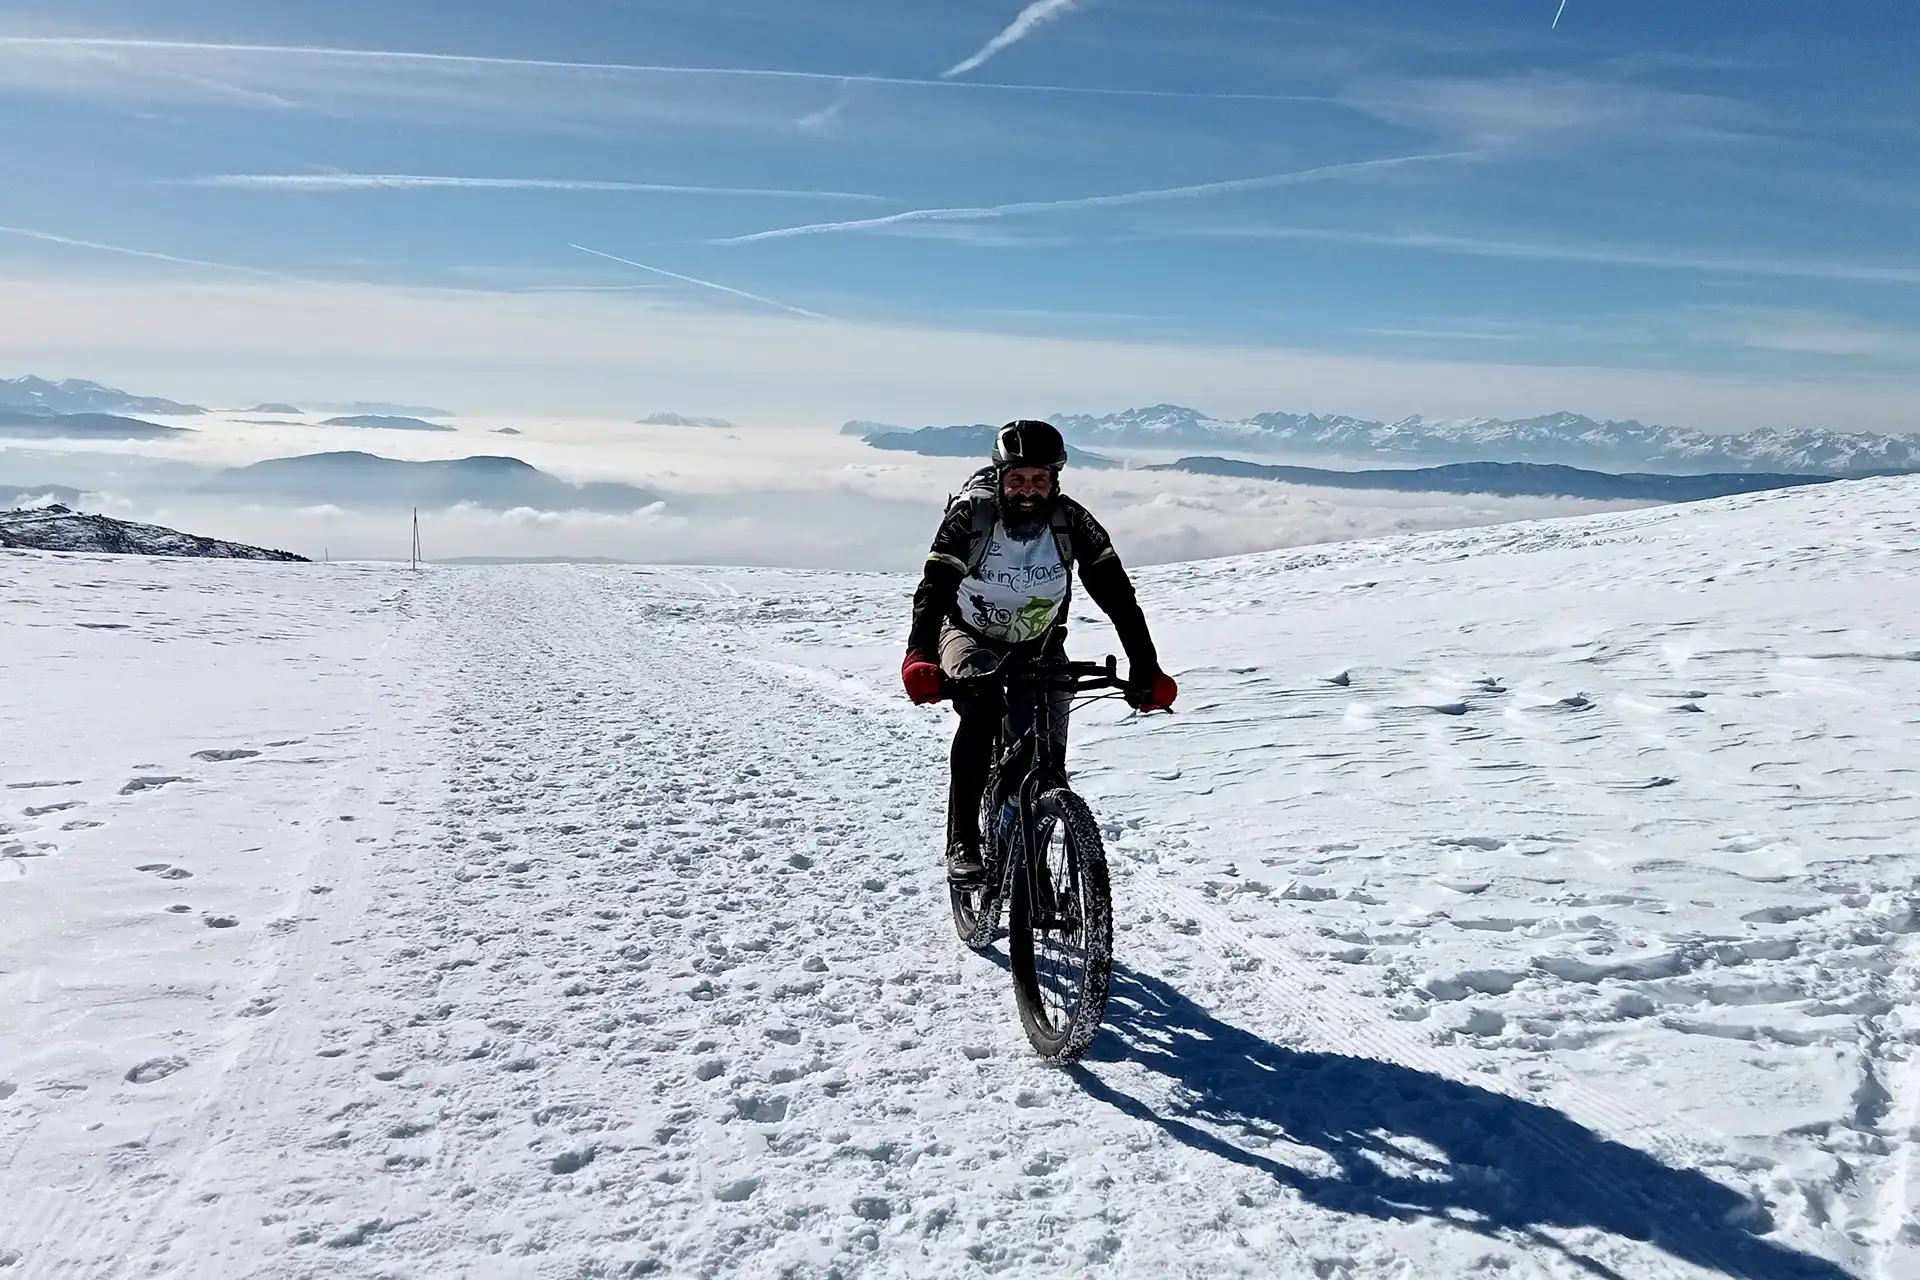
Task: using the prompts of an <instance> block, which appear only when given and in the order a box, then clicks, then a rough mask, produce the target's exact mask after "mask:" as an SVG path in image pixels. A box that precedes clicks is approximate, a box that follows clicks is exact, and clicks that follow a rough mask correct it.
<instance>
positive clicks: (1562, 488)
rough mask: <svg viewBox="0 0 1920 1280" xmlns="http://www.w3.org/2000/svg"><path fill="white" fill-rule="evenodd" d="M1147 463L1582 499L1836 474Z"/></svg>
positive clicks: (1791, 483) (1763, 486)
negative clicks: (1358, 468)
mask: <svg viewBox="0 0 1920 1280" xmlns="http://www.w3.org/2000/svg"><path fill="white" fill-rule="evenodd" d="M1145 469H1146V470H1149V471H1185V472H1188V473H1190V474H1194V475H1205V476H1228V477H1232V478H1236V479H1250V480H1271V481H1274V482H1277V483H1281V484H1302V485H1313V486H1315V487H1317V488H1332V489H1371V490H1389V491H1392V492H1396V493H1459V494H1486V495H1488V496H1491V497H1501V498H1584V499H1588V500H1590V501H1601V502H1700V501H1704V500H1706V499H1708V498H1725V497H1728V496H1731V495H1733V494H1737V493H1758V492H1761V491H1762V490H1767V489H1791V488H1797V487H1799V486H1801V485H1809V484H1832V483H1834V482H1835V480H1836V477H1834V476H1816V475H1781V474H1775V473H1771V472H1762V471H1746V472H1737V473H1719V474H1711V475H1655V474H1647V473H1645V472H1639V473H1627V474H1613V473H1610V472H1604V471H1586V470H1582V469H1581V468H1579V467H1563V466H1558V465H1554V464H1542V463H1532V462H1454V463H1448V464H1446V465H1444V466H1438V467H1405V468H1399V469H1381V470H1369V471H1325V470H1322V469H1320V468H1318V467H1273V466H1265V465H1262V464H1261V463H1257V462H1243V461H1240V460H1238V459H1233V458H1182V459H1180V460H1179V461H1178V462H1173V463H1166V464H1162V465H1160V466H1154V467H1148V468H1145Z"/></svg>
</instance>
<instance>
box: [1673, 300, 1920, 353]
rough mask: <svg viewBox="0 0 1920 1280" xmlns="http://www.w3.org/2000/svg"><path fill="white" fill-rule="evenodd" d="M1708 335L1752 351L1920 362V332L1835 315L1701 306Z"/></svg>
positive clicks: (1698, 313) (1698, 310)
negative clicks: (1885, 326)
mask: <svg viewBox="0 0 1920 1280" xmlns="http://www.w3.org/2000/svg"><path fill="white" fill-rule="evenodd" d="M1694 315H1695V316H1696V317H1699V318H1701V319H1703V320H1704V321H1705V323H1706V328H1707V331H1708V332H1709V333H1710V334H1711V335H1712V336H1715V337H1718V338H1721V339H1722V340H1724V341H1728V342H1731V343H1734V344H1735V345H1737V346H1742V347H1745V348H1747V349H1749V350H1752V351H1768V352H1782V353H1786V354H1789V355H1811V356H1834V357H1843V358H1855V359H1877V360H1890V361H1895V362H1899V363H1902V364H1908V365H1911V364H1912V363H1913V362H1915V361H1920V333H1916V332H1914V331H1913V330H1910V329H1886V328H1880V327H1877V326H1874V325H1870V324H1866V323H1863V322H1862V321H1860V320H1857V319H1855V318H1853V317H1852V316H1846V315H1841V314H1838V313H1835V312H1831V311H1819V310H1812V309H1807V308H1785V307H1700V308H1695V309H1694Z"/></svg>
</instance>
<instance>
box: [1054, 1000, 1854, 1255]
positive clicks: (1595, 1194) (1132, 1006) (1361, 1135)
mask: <svg viewBox="0 0 1920 1280" xmlns="http://www.w3.org/2000/svg"><path fill="white" fill-rule="evenodd" d="M1087 1060H1088V1061H1090V1062H1094V1063H1099V1062H1110V1063H1132V1064H1136V1065H1138V1066H1142V1067H1145V1068H1147V1069H1148V1070H1150V1071H1153V1072H1156V1073H1158V1074H1159V1075H1162V1076H1164V1077H1166V1078H1167V1080H1168V1081H1170V1082H1171V1084H1172V1088H1171V1089H1169V1090H1168V1091H1167V1093H1166V1095H1165V1096H1166V1099H1167V1100H1166V1101H1165V1102H1163V1103H1160V1104H1158V1107H1157V1108H1156V1105H1154V1104H1150V1103H1148V1102H1145V1101H1143V1100H1142V1099H1140V1098H1137V1097H1134V1096H1132V1095H1130V1094H1127V1093H1124V1092H1122V1091H1121V1090H1120V1089H1118V1088H1117V1087H1115V1086H1114V1085H1113V1084H1112V1083H1110V1082H1109V1081H1108V1080H1105V1079H1102V1078H1101V1075H1100V1074H1098V1073H1096V1072H1095V1071H1093V1070H1090V1069H1088V1067H1086V1066H1084V1065H1081V1066H1075V1067H1073V1068H1071V1069H1070V1070H1069V1074H1070V1075H1071V1076H1072V1077H1073V1079H1074V1080H1075V1081H1077V1082H1078V1084H1079V1085H1080V1087H1081V1088H1082V1089H1083V1090H1085V1091H1086V1093H1087V1094H1088V1096H1090V1097H1092V1098H1094V1099H1096V1100H1097V1101H1100V1102H1104V1103H1106V1104H1108V1105H1110V1106H1112V1107H1114V1108H1115V1109H1116V1110H1118V1111H1120V1112H1122V1113H1124V1114H1126V1115H1129V1116H1132V1117H1134V1118H1135V1119H1138V1120H1142V1121H1145V1122H1148V1123H1151V1124H1153V1125H1156V1126H1158V1127H1159V1128H1160V1129H1162V1130H1164V1131H1165V1132H1166V1133H1168V1134H1170V1135H1172V1136H1173V1137H1175V1138H1177V1139H1179V1140H1180V1141H1181V1142H1183V1143H1185V1144H1187V1145H1188V1146H1190V1147H1193V1148H1195V1149H1197V1150H1200V1151H1205V1152H1207V1153H1209V1154H1211V1155H1215V1156H1218V1157H1219V1158H1221V1159H1223V1160H1229V1161H1232V1162H1233V1163H1235V1164H1239V1165H1242V1166H1245V1167H1247V1168H1250V1169H1255V1170H1258V1171H1260V1172H1261V1173H1263V1174H1266V1175H1268V1176H1270V1177H1271V1178H1273V1179H1274V1181H1276V1182H1278V1183H1280V1184H1281V1185H1282V1186H1285V1187H1287V1188H1289V1189H1290V1190H1291V1191H1293V1192H1294V1193H1295V1194H1297V1195H1299V1196H1300V1197H1301V1198H1303V1199H1305V1200H1307V1201H1308V1202H1310V1203H1313V1204H1316V1205H1319V1206H1321V1207H1323V1208H1326V1209H1329V1210H1333V1211H1335V1212H1338V1213H1345V1214H1354V1215H1359V1216H1363V1217H1368V1218H1373V1219H1376V1220H1380V1221H1413V1220H1418V1219H1421V1218H1434V1219H1444V1220H1445V1221H1446V1222H1447V1223H1448V1224H1449V1225H1451V1226H1456V1227H1459V1228H1462V1229H1464V1230H1468V1231H1473V1232H1476V1233H1479V1234H1481V1235H1485V1236H1489V1237H1506V1238H1511V1237H1515V1236H1518V1237H1524V1238H1525V1239H1526V1240H1528V1241H1529V1242H1531V1243H1533V1244H1535V1245H1537V1246H1542V1247H1548V1248H1552V1249H1554V1250H1556V1251H1557V1252H1559V1253H1560V1254H1561V1255H1562V1256H1563V1257H1565V1258H1566V1259H1567V1260H1568V1261H1569V1262H1571V1263H1574V1264H1576V1265H1578V1266H1580V1267H1582V1268H1583V1269H1585V1270H1586V1271H1587V1272H1588V1273H1590V1274H1592V1275H1598V1276H1606V1277H1617V1276H1619V1273H1618V1272H1616V1271H1614V1270H1613V1269H1611V1268H1610V1267H1608V1266H1606V1265H1605V1264H1603V1263H1601V1262H1599V1261H1597V1260H1595V1259H1593V1258H1589V1257H1585V1256H1582V1255H1581V1254H1579V1253H1576V1252H1574V1251H1573V1250H1571V1249H1570V1248H1569V1247H1567V1246H1566V1245H1565V1244H1564V1243H1562V1242H1561V1241H1558V1240H1555V1239H1553V1238H1552V1237H1550V1236H1548V1235H1546V1234H1545V1233H1544V1231H1543V1230H1542V1229H1543V1228H1549V1227H1552V1228H1562V1229H1579V1228H1591V1229H1595V1230H1599V1231H1604V1232H1607V1233H1608V1234H1611V1235H1616V1236H1624V1237H1627V1238H1630V1239H1634V1240H1644V1241H1649V1242H1651V1243H1653V1244H1655V1245H1656V1246H1658V1247H1659V1248H1661V1249H1662V1250H1664V1251H1665V1252H1666V1253H1668V1254H1669V1255H1671V1256H1673V1257H1675V1258H1679V1259H1683V1260H1685V1261H1687V1262H1690V1263H1693V1264H1695V1265H1697V1266H1701V1267H1707V1268H1711V1269H1713V1270H1716V1271H1719V1272H1720V1273H1722V1274H1724V1275H1729V1276H1744V1277H1748V1278H1749V1280H1789V1278H1792V1280H1807V1278H1813V1280H1854V1277H1853V1273H1851V1272H1848V1271H1847V1270H1845V1269H1843V1268H1842V1267H1840V1266H1838V1265H1837V1264H1835V1263H1833V1262H1830V1261H1826V1260H1823V1259H1821V1258H1817V1257H1814V1256H1812V1255H1809V1254H1804V1253H1800V1252H1798V1251H1796V1250H1794V1249H1790V1248H1788V1247H1786V1246H1784V1245H1780V1244H1776V1243H1774V1242H1772V1241H1769V1240H1764V1239H1761V1238H1760V1237H1759V1236H1758V1235H1756V1234H1754V1232H1755V1231H1756V1230H1759V1231H1765V1230H1768V1229H1769V1228H1770V1223H1769V1222H1768V1220H1767V1216H1766V1211H1765V1209H1764V1208H1762V1207H1761V1206H1758V1205H1755V1204H1753V1203H1751V1202H1750V1201H1748V1200H1747V1199H1746V1198H1745V1197H1743V1196H1741V1195H1740V1194H1739V1193H1737V1192H1735V1191H1733V1190H1732V1189H1730V1188H1728V1187H1726V1186H1723V1185H1722V1184H1721V1183H1719V1182H1716V1181H1714V1180H1713V1179H1712V1178H1709V1177H1707V1176H1706V1175H1705V1174H1702V1173H1699V1172H1696V1171H1694V1170H1690V1169H1679V1168H1673V1167H1671V1166H1669V1165H1666V1164H1663V1163H1661V1162H1660V1161H1659V1160H1657V1159H1655V1158H1654V1157H1653V1156H1650V1155H1648V1154H1647V1153H1645V1152H1643V1151H1639V1150H1636V1149H1634V1148H1633V1147H1629V1146H1625V1145H1623V1144H1621V1143H1618V1142H1613V1141H1610V1140H1608V1139H1606V1138H1603V1137H1601V1136H1600V1135H1599V1134H1597V1133H1595V1132H1594V1131H1593V1130H1591V1129H1588V1128H1586V1127H1585V1126H1583V1125H1581V1124H1578V1123H1577V1122H1575V1121H1574V1120H1573V1119H1571V1118H1570V1117H1568V1116H1566V1115H1564V1114H1562V1113H1561V1112H1559V1111H1555V1110H1553V1109H1552V1108H1550V1107H1544V1106H1541V1105H1539V1104H1537V1103H1532V1102H1524V1101H1521V1100H1520V1099H1518V1098H1513V1097H1509V1096H1507V1095H1506V1094H1502V1093H1495V1092H1493V1091H1491V1090H1488V1089H1481V1088H1477V1087H1475V1086H1473V1085H1469V1084H1462V1083H1459V1082H1458V1081H1454V1080H1449V1079H1447V1078H1445V1077H1444V1076H1438V1075H1433V1074H1430V1073H1428V1072H1424V1071H1417V1070H1414V1069H1413V1068H1410V1067H1404V1066H1400V1065H1398V1064H1396V1063H1392V1062H1379V1061H1375V1060H1373V1059H1369V1058H1354V1057H1347V1056H1345V1055H1342V1054H1335V1053H1310V1052H1303V1051H1300V1050H1296V1049H1288V1048H1286V1047H1284V1046H1282V1045H1278V1044H1275V1043H1273V1042H1272V1041H1270V1040H1265V1039H1262V1038H1261V1037H1259V1036H1257V1035H1255V1034H1253V1033H1252V1032H1250V1031H1246V1030H1244V1029H1242V1028H1240V1027H1236V1026H1234V1025H1232V1024H1231V1023H1228V1022H1224V1021H1222V1020H1221V1019H1219V1018H1217V1017H1215V1016H1214V1015H1213V1014H1212V1013H1209V1012H1208V1011H1207V1010H1206V1009H1203V1008H1201V1007H1200V1006H1199V1005H1198V1004H1195V1003H1194V1002H1193V1001H1192V1000H1189V999H1188V998H1187V997H1185V996H1184V995H1182V994H1181V993H1180V992H1179V991H1177V990H1175V989H1174V988H1173V987H1171V986H1169V985H1168V984H1167V983H1165V982H1163V981H1161V980H1160V979H1158V978H1155V977H1152V976H1151V975H1148V974H1144V973H1141V972H1138V971H1137V970H1132V969H1128V968H1126V967H1124V966H1121V965H1115V966H1114V972H1113V985H1112V999H1111V1003H1109V1005H1108V1007H1107V1029H1106V1030H1105V1031H1104V1032H1103V1033H1102V1034H1101V1035H1100V1036H1099V1038H1097V1039H1096V1040H1095V1042H1094V1044H1093V1046H1092V1047H1091V1049H1090V1051H1089V1053H1088V1055H1087Z"/></svg>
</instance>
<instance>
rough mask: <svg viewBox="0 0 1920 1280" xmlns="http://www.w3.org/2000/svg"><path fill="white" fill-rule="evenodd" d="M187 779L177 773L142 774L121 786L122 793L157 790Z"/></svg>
mask: <svg viewBox="0 0 1920 1280" xmlns="http://www.w3.org/2000/svg"><path fill="white" fill-rule="evenodd" d="M185 781H187V779H186V778H182V777H179V776H178V775H175V774H142V775H141V776H140V777H137V778H135V779H133V780H132V781H131V782H129V783H127V785H126V786H124V787H122V788H120V794H121V795H123V796H130V795H133V794H134V793H136V792H139V791H157V790H158V789H159V788H161V787H164V786H166V785H168V784H169V783H173V782H185Z"/></svg>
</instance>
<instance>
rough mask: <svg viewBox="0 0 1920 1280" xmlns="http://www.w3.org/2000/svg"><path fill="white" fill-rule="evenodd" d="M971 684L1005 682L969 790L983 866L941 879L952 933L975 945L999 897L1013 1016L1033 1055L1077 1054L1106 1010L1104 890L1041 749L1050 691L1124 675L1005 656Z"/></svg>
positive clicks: (1074, 689) (1109, 668) (1108, 922)
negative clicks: (974, 790)
mask: <svg viewBox="0 0 1920 1280" xmlns="http://www.w3.org/2000/svg"><path fill="white" fill-rule="evenodd" d="M981 682H989V683H993V684H998V685H999V686H1000V687H1001V688H1003V689H1004V690H1005V691H1006V700H1007V717H1006V719H1005V721H1003V722H1002V724H1001V726H1000V730H999V733H998V734H997V735H996V737H995V740H994V749H993V764H992V767H991V769H990V771H989V773H988V775H987V786H986V790H985V792H984V793H983V794H982V796H981V800H980V848H981V857H982V860H983V861H984V862H985V863H986V875H985V876H984V877H983V879H982V880H981V881H980V882H979V883H975V884H952V883H950V884H949V885H948V891H949V894H950V896H951V897H952V899H953V923H954V928H955V930H956V931H957V932H958V933H959V935H960V940H961V941H962V942H964V943H966V944H967V945H968V946H969V947H972V948H973V949H974V950H976V951H978V950H983V949H985V948H986V947H988V946H990V945H992V943H993V939H994V934H995V932H996V931H997V929H998V928H999V924H1000V913H1001V908H1002V906H1003V905H1006V906H1008V907H1009V920H1008V932H1007V956H1008V960H1009V961H1010V962H1011V965H1012V969H1013V990H1014V997H1015V1000H1016V1001H1017V1002H1018V1004H1019V1006H1020V1023H1021V1026H1022V1027H1024V1028H1025V1030H1026V1033H1027V1040H1028V1041H1029V1042H1030V1043H1031V1044H1032V1045H1033V1047H1034V1049H1035V1050H1036V1051H1037V1052H1038V1053H1039V1054H1040V1056H1041V1057H1042V1058H1045V1059H1046V1060H1047V1061H1048V1062H1054V1063H1068V1062H1072V1061H1074V1060H1075V1059H1077V1058H1078V1057H1079V1056H1080V1055H1081V1054H1082V1053H1084V1052H1086V1048H1087V1045H1088V1044H1089V1043H1091V1042H1092V1040H1093V1037H1094V1033H1095V1032H1097V1031H1098V1030H1099V1029H1100V1021H1101V1019H1102V1018H1103V1017H1105V1016H1106V1010H1107V983H1108V979H1109V977H1110V974H1111V970H1112V964H1113V900H1112V897H1111V894H1110V892H1109V890H1108V884H1107V854H1106V850H1105V848H1104V847H1103V846H1102V845H1101V842H1100V828H1099V825H1098V824H1097V823H1095V822H1094V820H1093V812H1092V810H1090V809H1088V808H1087V803H1086V801H1084V800H1082V799H1081V798H1080V797H1079V796H1077V795H1075V794H1074V793H1073V792H1072V790H1070V789H1069V787H1068V785H1067V776H1066V773H1065V771H1064V770H1063V769H1062V767H1061V766H1060V764H1059V763H1057V762H1056V761H1055V760H1054V758H1053V752H1052V751H1051V750H1048V749H1045V748H1047V747H1048V746H1050V744H1051V743H1052V741H1053V725H1054V716H1055V700H1056V698H1058V697H1060V695H1063V694H1064V695H1066V696H1067V697H1068V698H1072V697H1075V696H1077V695H1080V694H1086V693H1091V692H1093V691H1095V690H1102V689H1104V690H1112V691H1115V692H1117V691H1120V690H1122V689H1124V688H1125V684H1124V682H1123V681H1122V680H1121V679H1120V678H1119V676H1118V675H1117V674H1116V670H1115V662H1114V660H1113V658H1111V657H1109V658H1108V659H1107V660H1106V662H1105V663H1104V664H1100V663H1092V662H1068V661H1066V660H1065V659H1063V658H1046V659H1042V660H1040V661H1037V662H1030V663H1027V662H1016V663H1008V664H1004V665H1003V666H1002V667H1000V668H999V669H998V670H996V671H994V672H992V673H990V674H987V675H984V676H982V677H979V678H977V679H975V680H971V681H969V682H968V683H970V684H979V683H981ZM958 687H961V686H956V688H958ZM1101 696H1105V697H1111V696H1114V693H1108V694H1104V695H1101ZM1094 700H1095V699H1086V701H1094ZM1074 705H1076V706H1077V705H1083V704H1082V703H1075V704H1074Z"/></svg>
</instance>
